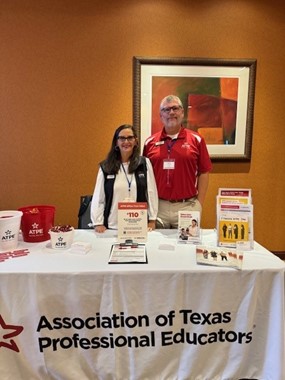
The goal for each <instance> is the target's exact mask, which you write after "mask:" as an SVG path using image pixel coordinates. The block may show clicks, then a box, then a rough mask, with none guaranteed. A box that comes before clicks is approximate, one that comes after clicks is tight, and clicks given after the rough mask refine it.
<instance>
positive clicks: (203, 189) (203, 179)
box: [197, 172, 209, 205]
mask: <svg viewBox="0 0 285 380" xmlns="http://www.w3.org/2000/svg"><path fill="white" fill-rule="evenodd" d="M208 184H209V172H207V173H201V174H200V175H199V176H198V196H197V198H198V201H199V202H200V203H201V205H203V203H204V200H205V198H206V193H207V190H208Z"/></svg>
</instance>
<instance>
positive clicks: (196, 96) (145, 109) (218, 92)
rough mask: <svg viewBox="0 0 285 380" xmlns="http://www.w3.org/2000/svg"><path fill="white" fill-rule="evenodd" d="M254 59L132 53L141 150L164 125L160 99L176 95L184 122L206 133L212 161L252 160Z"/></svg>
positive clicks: (204, 134) (137, 125) (134, 109)
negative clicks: (154, 55) (148, 138)
mask: <svg viewBox="0 0 285 380" xmlns="http://www.w3.org/2000/svg"><path fill="white" fill-rule="evenodd" d="M255 78H256V59H221V58H219V59H210V58H209V59H208V58H156V57H154V58H152V57H133V124H134V127H135V128H136V129H137V132H138V135H139V138H140V142H141V149H142V148H143V144H144V141H145V140H146V138H147V137H149V136H150V135H151V134H152V133H154V132H157V131H159V130H161V129H162V127H163V126H162V124H161V121H160V102H161V100H162V99H163V98H164V97H165V96H167V95H176V96H178V97H179V98H180V99H181V101H182V103H183V107H184V120H183V125H184V126H185V127H186V128H189V129H192V130H194V131H196V132H198V133H199V134H200V135H202V136H203V137H204V139H205V141H206V144H207V148H208V151H209V154H210V156H211V159H212V160H213V161H226V160H238V161H250V159H251V148H252V133H253V113H254V96H255Z"/></svg>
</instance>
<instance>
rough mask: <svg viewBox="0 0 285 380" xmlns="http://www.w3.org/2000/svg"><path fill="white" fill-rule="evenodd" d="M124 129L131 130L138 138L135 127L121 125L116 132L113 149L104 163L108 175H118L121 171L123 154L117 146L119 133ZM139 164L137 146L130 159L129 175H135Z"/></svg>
mask: <svg viewBox="0 0 285 380" xmlns="http://www.w3.org/2000/svg"><path fill="white" fill-rule="evenodd" d="M123 129H131V131H132V132H133V134H134V136H135V138H137V134H136V131H135V129H134V127H133V126H132V125H130V124H123V125H120V126H119V127H118V128H117V129H116V130H115V133H114V136H113V140H112V144H111V149H110V151H109V153H108V155H107V158H106V160H105V161H103V162H102V166H103V169H104V170H105V171H106V172H107V173H110V174H117V173H118V171H119V169H120V166H121V163H122V160H121V152H120V149H119V147H118V146H117V141H118V136H119V133H120V132H121V131H122V130H123ZM138 163H139V147H138V145H135V146H134V149H133V153H132V155H131V157H130V165H129V173H133V172H134V171H135V170H136V168H137V166H138Z"/></svg>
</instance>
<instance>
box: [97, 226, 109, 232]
mask: <svg viewBox="0 0 285 380" xmlns="http://www.w3.org/2000/svg"><path fill="white" fill-rule="evenodd" d="M106 229H107V228H106V227H105V226H103V225H100V226H95V232H98V233H99V234H101V233H102V232H105V231H106Z"/></svg>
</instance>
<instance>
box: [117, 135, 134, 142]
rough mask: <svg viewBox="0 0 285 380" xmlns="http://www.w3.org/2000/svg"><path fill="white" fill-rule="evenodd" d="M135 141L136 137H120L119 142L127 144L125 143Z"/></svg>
mask: <svg viewBox="0 0 285 380" xmlns="http://www.w3.org/2000/svg"><path fill="white" fill-rule="evenodd" d="M134 139H135V136H127V137H125V136H118V140H119V141H120V142H125V141H128V142H132V141H134Z"/></svg>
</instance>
